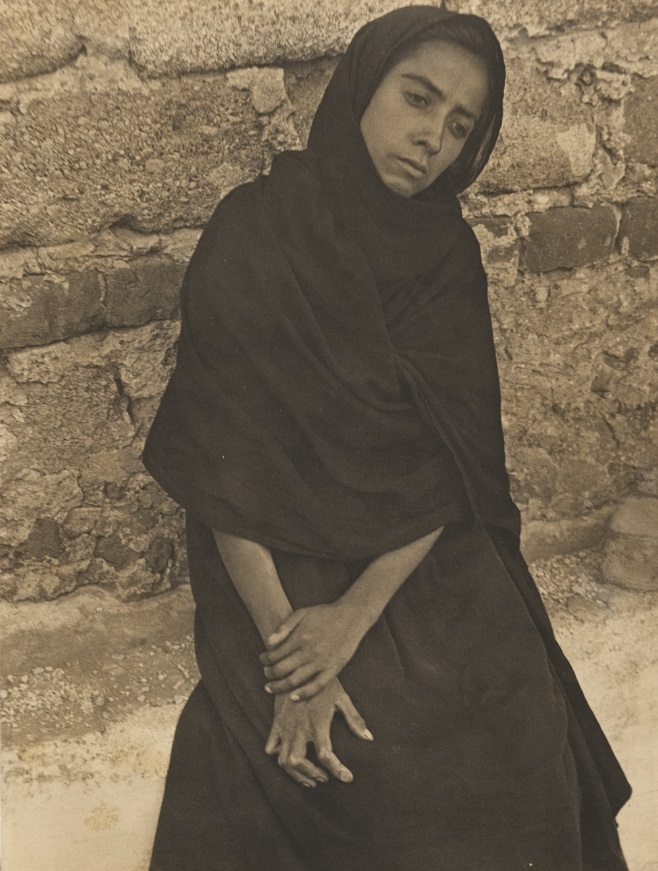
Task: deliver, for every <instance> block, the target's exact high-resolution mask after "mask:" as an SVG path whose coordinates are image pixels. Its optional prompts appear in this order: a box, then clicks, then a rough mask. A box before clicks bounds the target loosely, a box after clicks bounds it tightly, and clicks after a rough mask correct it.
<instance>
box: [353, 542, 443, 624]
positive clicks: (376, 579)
mask: <svg viewBox="0 0 658 871" xmlns="http://www.w3.org/2000/svg"><path fill="white" fill-rule="evenodd" d="M442 532H443V527H441V528H440V529H436V530H435V531H434V532H430V533H429V534H428V535H425V536H423V538H419V539H417V540H416V541H412V542H411V543H410V544H406V545H404V547H400V548H398V549H397V550H392V551H389V552H388V553H385V554H382V556H380V557H377V559H375V560H373V561H372V562H371V563H370V565H369V566H368V568H367V569H365V571H364V572H363V573H362V574H361V575H359V577H358V578H357V579H356V581H354V583H353V584H352V586H351V587H350V588H349V590H347V591H346V592H345V593H344V594H343V596H342V597H341V599H342V601H343V602H345V603H346V604H349V606H350V608H351V609H353V610H354V611H355V613H358V614H360V615H361V617H362V620H363V622H364V624H365V625H367V627H368V628H370V627H371V626H373V625H374V624H375V623H376V622H377V620H378V619H379V617H380V616H381V613H382V611H383V610H384V608H385V607H386V606H387V605H388V603H389V602H390V600H391V599H392V598H393V596H394V595H395V593H396V592H397V591H398V590H399V588H400V587H401V586H402V584H403V583H404V582H405V581H406V580H407V578H408V577H409V575H411V573H412V572H413V571H414V570H415V569H416V568H417V567H418V565H420V563H421V562H422V560H423V559H425V557H426V556H427V554H428V553H429V552H430V550H431V549H432V547H433V546H434V544H435V542H436V541H437V539H438V537H439V536H440V535H441V533H442Z"/></svg>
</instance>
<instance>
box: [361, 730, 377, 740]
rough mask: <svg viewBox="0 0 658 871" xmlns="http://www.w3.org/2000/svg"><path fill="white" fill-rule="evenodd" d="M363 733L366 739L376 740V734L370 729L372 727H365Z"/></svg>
mask: <svg viewBox="0 0 658 871" xmlns="http://www.w3.org/2000/svg"><path fill="white" fill-rule="evenodd" d="M362 734H363V737H364V738H365V739H366V740H368V741H374V740H375V736H374V735H373V734H372V732H371V731H370V729H364V730H363V733H362Z"/></svg>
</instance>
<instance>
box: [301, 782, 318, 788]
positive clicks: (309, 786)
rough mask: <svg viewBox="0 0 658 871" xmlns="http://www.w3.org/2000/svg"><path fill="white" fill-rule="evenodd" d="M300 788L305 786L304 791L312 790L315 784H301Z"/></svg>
mask: <svg viewBox="0 0 658 871" xmlns="http://www.w3.org/2000/svg"><path fill="white" fill-rule="evenodd" d="M302 786H305V787H306V789H313V787H314V786H315V784H314V783H302Z"/></svg>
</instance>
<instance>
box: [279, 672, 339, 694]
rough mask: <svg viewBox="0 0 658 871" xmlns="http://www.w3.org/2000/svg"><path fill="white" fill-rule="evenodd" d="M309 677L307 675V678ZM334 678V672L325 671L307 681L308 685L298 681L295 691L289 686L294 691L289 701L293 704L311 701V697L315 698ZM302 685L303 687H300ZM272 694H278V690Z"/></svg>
mask: <svg viewBox="0 0 658 871" xmlns="http://www.w3.org/2000/svg"><path fill="white" fill-rule="evenodd" d="M314 672H315V669H313V673H314ZM310 676H311V675H309V677H310ZM291 677H292V676H291ZM335 677H336V673H335V672H333V671H331V670H329V669H325V670H324V671H321V672H319V673H318V674H315V677H313V680H310V681H308V683H306V682H303V681H300V683H298V684H297V689H295V687H294V686H292V685H291V687H290V688H291V689H295V691H294V692H293V693H291V694H290V700H291V701H293V702H303V701H307V700H308V699H312V698H313V696H317V694H318V693H319V692H320V691H321V690H323V689H324V688H325V687H326V685H327V684H328V683H329V681H330V680H333V679H334V678H335ZM307 680H308V678H307ZM302 683H303V686H302V685H301V684H302ZM274 692H279V690H274Z"/></svg>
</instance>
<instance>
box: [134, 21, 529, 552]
mask: <svg viewBox="0 0 658 871" xmlns="http://www.w3.org/2000/svg"><path fill="white" fill-rule="evenodd" d="M422 9H424V7H421V10H422ZM444 17H448V18H449V17H450V16H448V15H447V13H443V12H440V11H437V10H435V9H432V8H431V7H430V8H429V9H425V11H424V13H423V15H422V16H421V17H420V18H419V17H418V15H417V14H416V13H414V14H410V12H409V10H399V12H398V13H397V14H394V15H393V16H392V18H393V21H394V22H397V25H396V27H395V28H393V29H392V30H391V32H390V33H389V32H388V30H387V31H386V33H385V36H386V37H387V39H388V40H389V42H390V41H391V40H392V34H394V33H398V41H399V39H400V36H399V31H400V22H399V20H398V19H402V20H405V19H407V18H409V21H410V22H413V23H414V27H412V26H411V24H408V25H407V27H406V28H402V34H403V35H404V36H405V38H408V34H409V32H417V31H418V30H422V27H427V26H428V21H429V22H430V23H436V21H437V20H442V19H443V18H444ZM426 19H427V20H426ZM386 21H387V22H388V26H389V28H390V27H391V24H390V21H388V19H386ZM371 27H372V26H371ZM368 34H370V31H369V30H368V29H366V30H365V36H367V35H368ZM365 36H364V34H363V33H362V34H361V36H360V37H357V44H359V40H361V44H363V45H364V49H365V48H366V47H367V48H368V51H364V52H363V53H362V54H365V60H363V62H362V63H361V65H359V64H350V60H351V59H352V58H353V57H354V55H355V53H354V52H348V54H347V55H346V56H345V58H344V59H343V61H341V64H339V67H338V69H337V71H336V74H335V75H334V77H333V79H332V82H331V83H330V85H329V87H328V89H327V92H326V94H325V97H324V100H323V102H322V104H321V106H320V108H319V110H318V114H317V116H316V124H315V125H314V127H313V128H312V130H311V136H310V147H309V149H308V150H307V151H306V152H300V153H286V154H283V155H280V156H278V157H277V158H275V160H274V164H273V167H272V171H271V173H270V175H269V177H267V178H261V179H259V180H258V181H256V182H253V183H251V184H248V185H245V186H242V187H240V188H238V189H237V190H235V191H233V193H231V194H230V195H229V196H228V197H227V198H226V199H225V200H224V201H223V202H222V203H221V204H220V206H219V208H218V209H217V210H216V211H215V213H214V215H213V216H212V217H211V219H210V221H209V222H208V224H207V226H206V228H205V230H204V233H203V235H202V237H201V240H200V242H199V245H198V247H197V250H196V252H195V254H194V256H193V257H192V261H191V263H190V266H189V269H188V271H187V274H186V276H185V280H184V285H183V294H182V310H183V327H182V334H181V338H180V346H179V352H178V353H179V358H178V365H177V367H176V371H175V372H174V376H173V378H172V381H171V383H170V385H169V387H168V388H167V391H166V393H165V396H164V399H163V402H162V406H161V408H160V411H159V412H158V415H157V417H156V420H155V423H154V425H153V430H152V432H151V436H150V439H149V441H148V443H147V446H146V453H145V463H146V465H147V468H149V469H150V470H151V471H152V473H153V474H154V475H155V477H156V478H157V479H158V480H160V482H161V483H162V484H163V485H164V486H165V488H166V489H169V490H170V491H171V492H172V495H174V497H175V498H177V499H178V500H179V501H180V502H181V504H183V505H184V506H185V507H188V508H192V507H193V506H194V507H195V510H196V511H197V512H198V511H199V510H201V511H202V514H203V517H204V518H205V519H206V520H207V521H208V522H209V523H211V524H212V525H215V526H216V527H218V528H220V529H225V530H227V531H233V532H236V533H239V534H243V535H245V536H246V537H248V538H255V539H256V540H260V541H262V542H263V543H266V544H276V545H282V546H285V547H294V548H296V549H298V550H300V551H302V552H320V553H324V554H325V555H331V556H338V557H360V556H373V555H375V554H379V553H382V552H383V551H386V550H390V549H391V548H393V547H396V546H398V545H401V544H404V543H406V542H408V541H411V540H413V539H414V538H418V537H419V536H421V535H423V534H425V533H427V532H429V531H430V530H432V529H435V528H436V527H437V526H439V525H442V524H444V523H446V522H449V521H451V520H454V519H456V518H455V512H456V511H457V513H458V514H459V515H460V516H463V515H464V512H466V511H469V512H471V513H472V515H473V516H475V517H477V518H481V519H483V520H484V521H485V522H491V523H494V524H502V525H503V526H505V527H507V528H509V529H510V530H512V531H513V532H516V530H517V524H518V520H517V514H516V510H515V508H514V506H513V504H512V502H511V500H510V497H509V490H508V479H507V474H506V472H505V459H504V451H503V440H502V432H501V425H500V402H499V390H498V378H497V372H496V361H495V353H494V347H493V340H492V334H491V326H490V318H489V312H488V308H487V297H486V277H485V274H484V271H483V269H482V265H481V262H480V255H479V249H478V245H477V241H476V239H475V236H474V234H473V232H472V230H471V229H470V227H469V225H468V224H467V223H466V222H465V221H464V219H463V218H462V216H461V210H460V207H459V203H458V201H457V198H456V196H455V195H454V194H452V193H448V192H445V191H441V190H440V189H439V190H438V191H437V192H435V194H434V196H431V197H430V196H428V198H427V199H423V200H422V201H418V200H416V199H414V200H408V199H405V198H404V197H401V196H399V195H397V194H395V193H393V192H391V191H389V190H388V189H387V188H386V187H385V186H384V185H383V184H382V182H381V181H380V180H379V178H378V176H377V174H376V172H375V170H374V167H373V166H372V163H371V161H370V159H369V157H368V154H367V151H366V149H365V146H364V144H363V140H362V138H361V136H360V134H359V130H358V118H357V114H356V111H355V110H354V108H352V111H351V113H350V114H349V115H347V116H346V114H345V111H346V110H345V103H346V92H347V91H348V90H349V87H348V85H349V83H350V82H351V83H352V88H351V90H352V93H354V91H356V90H358V89H357V87H356V85H357V83H359V85H360V90H361V91H363V90H364V84H363V83H364V75H365V72H364V68H365V69H367V71H368V72H369V73H370V75H376V74H377V71H378V69H377V65H376V64H374V62H373V60H372V57H371V56H375V57H379V58H380V59H381V57H385V56H386V55H387V54H388V52H389V51H390V50H391V48H392V47H393V46H391V47H390V48H389V46H388V45H386V46H384V48H385V51H384V52H383V53H382V47H381V46H379V43H378V41H377V40H376V39H375V38H374V37H373V36H372V34H370V38H369V39H368V40H366V41H365V42H363V40H364V39H365ZM375 47H378V49H379V50H378V51H377V52H376V51H375ZM356 56H357V57H361V54H359V53H358V52H356ZM366 61H369V63H366ZM366 81H367V80H366ZM366 93H367V89H366ZM360 99H361V102H365V99H364V97H363V96H361V98H360ZM497 99H500V95H498V97H497ZM494 102H495V100H494ZM349 105H352V106H353V102H352V100H350V103H349ZM218 420H219V421H221V422H222V426H221V427H218V426H217V421H218ZM437 427H439V429H440V433H441V436H442V438H441V439H437V438H436V428H437ZM165 476H166V480H165Z"/></svg>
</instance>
